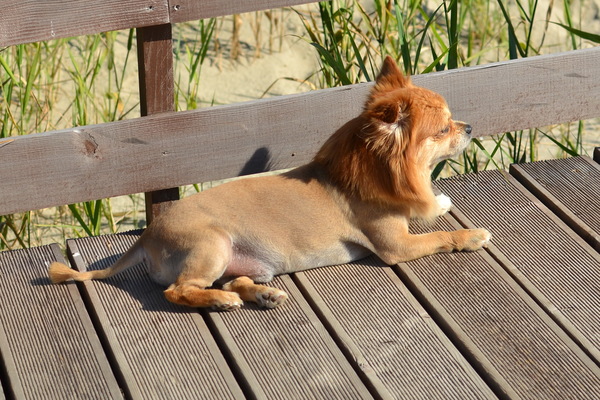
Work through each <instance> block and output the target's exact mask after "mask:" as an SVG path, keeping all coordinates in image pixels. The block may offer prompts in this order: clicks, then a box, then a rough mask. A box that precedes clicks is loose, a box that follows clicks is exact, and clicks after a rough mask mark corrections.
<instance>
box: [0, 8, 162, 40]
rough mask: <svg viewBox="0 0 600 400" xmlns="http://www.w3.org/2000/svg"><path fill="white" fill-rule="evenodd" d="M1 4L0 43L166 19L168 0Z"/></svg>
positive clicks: (91, 31)
mask: <svg viewBox="0 0 600 400" xmlns="http://www.w3.org/2000/svg"><path fill="white" fill-rule="evenodd" d="M0 8H1V9H2V11H1V12H0V47H2V46H10V45H14V44H21V43H29V42H37V41H43V40H51V39H59V38H64V37H71V36H78V35H89V34H95V33H100V32H106V31H113V30H119V29H129V28H133V27H142V26H149V25H157V24H162V23H167V22H169V9H168V1H167V0H143V1H142V0H128V1H120V0H104V1H81V0H52V1H50V0H18V1H4V0H3V1H2V3H1V4H0Z"/></svg>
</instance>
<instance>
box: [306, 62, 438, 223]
mask: <svg viewBox="0 0 600 400" xmlns="http://www.w3.org/2000/svg"><path fill="white" fill-rule="evenodd" d="M411 86H412V84H411V82H410V79H409V78H408V77H405V76H404V75H403V74H402V72H401V71H400V70H399V69H398V67H397V65H396V63H395V62H394V61H393V60H392V59H391V58H389V57H388V58H386V60H385V62H384V65H383V68H382V70H381V72H380V74H379V76H378V77H377V80H376V84H375V86H374V87H373V89H372V90H371V93H370V96H369V98H368V100H367V102H366V104H365V106H364V109H363V112H362V113H361V115H360V116H358V117H357V118H354V119H352V120H350V121H349V122H347V123H346V124H345V125H344V126H342V127H341V128H340V129H338V130H337V132H335V134H334V135H333V136H331V137H330V138H329V139H328V140H327V142H325V144H324V145H323V146H322V147H321V149H320V150H319V152H318V153H317V155H316V156H315V158H314V161H315V162H316V163H318V164H319V165H321V166H323V167H324V168H325V169H326V171H327V172H328V174H329V176H330V177H331V179H333V180H334V181H335V182H336V183H337V184H338V185H339V186H340V187H341V188H342V190H344V191H346V192H347V193H348V194H350V195H352V196H357V197H358V198H360V199H361V200H363V201H366V202H374V203H377V204H380V205H386V206H392V207H408V208H409V209H410V211H411V215H412V216H415V217H420V218H424V219H432V218H434V217H435V216H436V215H435V214H436V212H437V203H436V201H435V196H434V194H433V192H432V187H431V179H430V173H431V171H430V165H420V164H419V160H418V150H419V149H418V145H419V143H418V138H416V137H415V135H416V134H415V126H414V125H415V121H414V118H415V115H417V113H416V112H413V110H411V107H412V101H411V97H410V93H409V92H410V90H408V89H407V88H409V87H411ZM415 111H416V110H415ZM418 114H420V113H418Z"/></svg>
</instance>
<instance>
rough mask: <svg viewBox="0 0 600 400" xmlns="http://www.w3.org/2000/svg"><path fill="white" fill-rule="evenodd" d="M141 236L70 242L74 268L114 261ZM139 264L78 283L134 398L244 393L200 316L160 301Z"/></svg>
mask: <svg viewBox="0 0 600 400" xmlns="http://www.w3.org/2000/svg"><path fill="white" fill-rule="evenodd" d="M139 234H140V232H139V231H137V232H130V233H125V234H117V235H109V236H99V237H90V238H82V239H77V240H70V241H69V242H68V251H69V256H70V258H71V259H72V262H73V263H74V264H75V265H76V266H77V268H78V269H80V270H85V269H101V268H104V267H107V266H108V265H110V264H111V263H113V262H114V261H115V260H116V259H117V257H118V256H119V255H120V254H122V253H123V252H124V251H125V250H126V249H127V248H129V246H131V244H133V242H134V241H135V240H136V239H137V238H138V237H139ZM163 289H164V288H163V287H161V286H159V285H157V284H155V283H153V282H152V281H151V280H150V278H149V276H148V275H147V274H146V272H145V266H144V265H141V264H140V265H138V266H135V267H133V268H131V269H129V270H127V271H125V272H123V273H121V274H119V275H117V276H115V277H112V278H110V279H107V280H105V281H93V282H89V281H88V282H84V283H83V290H84V292H85V294H86V296H87V300H88V303H89V306H90V308H91V312H92V313H93V315H94V318H95V322H96V323H97V324H98V326H99V331H100V332H101V335H102V337H103V340H104V341H105V342H106V344H107V348H108V349H109V351H110V353H111V355H112V361H113V363H114V369H115V371H117V373H118V374H119V379H120V380H121V382H122V385H123V388H124V391H125V393H126V394H127V396H128V397H129V398H133V399H164V398H173V399H199V398H215V399H239V398H242V397H243V394H242V392H241V390H240V388H239V386H238V384H237V382H236V380H235V379H234V376H233V374H232V372H231V370H230V369H229V368H228V367H227V364H226V362H225V360H224V359H223V356H222V355H221V352H220V350H219V349H218V347H217V345H216V343H215V342H214V340H213V338H212V335H211V334H210V332H209V330H208V328H207V327H206V324H205V323H204V320H203V319H202V317H201V316H200V315H199V314H198V313H196V312H195V310H193V309H190V308H185V307H181V306H176V305H174V304H171V303H169V302H167V300H165V298H164V296H163V294H162V290H163Z"/></svg>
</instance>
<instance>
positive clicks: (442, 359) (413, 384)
mask: <svg viewBox="0 0 600 400" xmlns="http://www.w3.org/2000/svg"><path fill="white" fill-rule="evenodd" d="M295 278H296V280H297V281H298V282H299V283H300V285H301V287H302V288H303V291H304V292H305V293H306V294H307V296H309V298H310V299H311V302H312V303H313V307H315V308H316V309H317V310H319V313H320V315H321V318H322V319H323V320H325V321H327V322H326V323H327V324H328V325H329V329H330V331H331V332H333V333H332V334H333V335H334V336H335V337H337V342H338V344H339V345H340V346H341V347H342V348H343V349H344V351H345V353H346V355H347V357H348V358H349V359H352V360H355V363H356V364H357V367H358V368H360V371H361V373H362V375H363V376H364V377H365V379H366V380H367V381H368V382H369V383H370V385H371V386H372V387H373V388H375V389H376V390H377V391H378V392H379V394H380V395H381V396H382V397H383V398H402V399H407V398H410V399H456V398H460V399H474V398H477V399H491V398H494V399H495V398H496V396H495V395H494V393H493V392H492V391H491V390H490V388H489V387H488V386H487V384H485V382H484V381H483V380H482V379H481V378H480V377H479V375H477V373H476V372H475V371H474V370H473V368H472V367H471V366H470V365H469V364H468V362H467V361H466V360H465V359H464V357H463V356H462V355H461V354H460V353H459V351H458V350H457V349H456V348H455V347H454V345H453V344H452V343H451V342H450V341H449V340H448V338H447V337H446V336H445V334H444V333H443V332H442V331H441V330H440V329H439V327H438V326H437V325H435V323H434V322H433V321H432V319H431V317H430V316H429V315H428V314H427V313H426V312H425V310H423V308H422V307H421V306H420V305H419V303H418V302H417V300H416V299H415V298H414V297H413V296H412V295H411V294H410V292H409V291H408V289H407V288H406V287H405V286H404V285H403V284H402V282H400V279H399V278H398V277H397V276H396V275H395V274H394V272H393V271H392V270H391V268H390V267H388V266H386V265H385V264H384V263H383V262H382V261H381V260H379V259H378V258H376V257H374V256H371V257H369V258H367V259H364V260H361V261H358V262H354V263H351V264H347V265H340V266H335V267H328V268H320V269H314V270H310V271H306V272H301V273H297V274H295Z"/></svg>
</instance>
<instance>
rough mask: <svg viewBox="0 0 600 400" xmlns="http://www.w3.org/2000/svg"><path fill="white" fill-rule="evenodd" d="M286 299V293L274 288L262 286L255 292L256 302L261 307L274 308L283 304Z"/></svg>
mask: <svg viewBox="0 0 600 400" xmlns="http://www.w3.org/2000/svg"><path fill="white" fill-rule="evenodd" d="M287 299H288V295H287V293H286V292H284V291H283V290H279V289H276V288H272V287H267V286H262V288H261V289H260V290H257V291H256V302H257V303H258V305H260V306H261V307H266V308H275V307H277V306H280V305H282V304H283V303H285V301H286V300H287Z"/></svg>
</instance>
